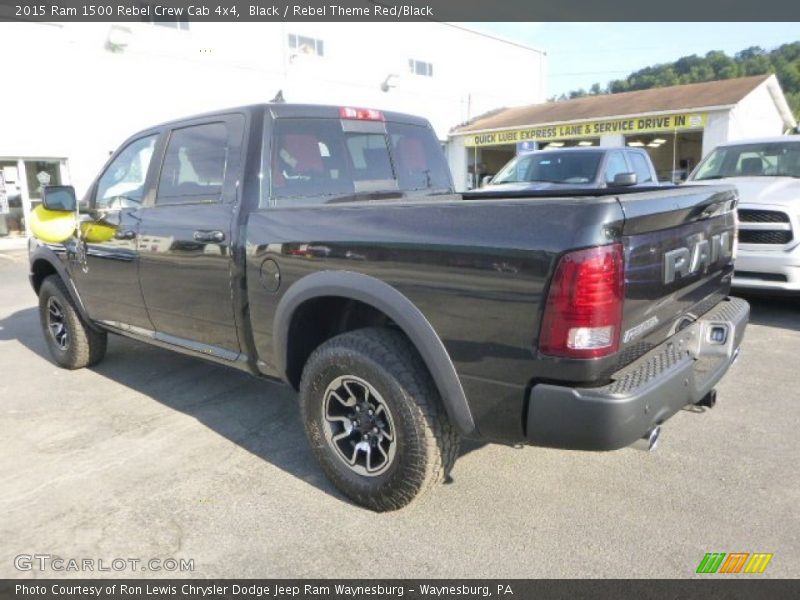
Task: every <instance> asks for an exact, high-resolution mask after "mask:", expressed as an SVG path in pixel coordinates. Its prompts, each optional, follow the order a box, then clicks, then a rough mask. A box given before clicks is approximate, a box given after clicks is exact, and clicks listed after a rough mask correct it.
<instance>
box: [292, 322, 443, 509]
mask: <svg viewBox="0 0 800 600" xmlns="http://www.w3.org/2000/svg"><path fill="white" fill-rule="evenodd" d="M343 376H345V377H346V376H354V377H357V378H360V379H362V380H364V381H366V382H368V383H369V384H370V385H371V386H372V387H374V389H375V390H377V391H378V392H379V394H380V396H381V398H382V401H383V403H384V404H385V405H387V407H388V409H389V411H390V413H391V416H392V419H393V422H394V425H393V427H394V430H395V433H396V435H395V442H394V443H396V444H397V447H396V449H395V450H394V452H395V453H394V457H393V460H392V461H391V463H390V464H389V466H388V467H387V470H386V471H385V472H383V473H381V474H379V475H372V476H367V475H363V474H359V473H357V472H355V471H354V470H353V469H352V468H351V467H350V466H349V465H348V464H346V463H345V462H344V461H343V459H342V458H341V457H340V455H339V454H337V451H336V448H334V447H333V446H334V445H333V444H332V443H330V442H329V441H328V439H326V435H325V433H324V430H323V427H324V420H325V417H324V416H323V404H324V402H325V396H326V390H327V389H328V386H329V385H331V384H332V382H334V381H336V379H337V378H339V377H343ZM300 409H301V413H302V418H303V424H304V426H305V430H306V435H307V436H308V440H309V443H310V444H311V447H312V449H313V451H314V454H315V455H316V457H317V459H318V460H319V462H320V465H321V466H322V469H323V470H324V471H325V474H326V475H327V476H328V478H329V479H330V480H331V481H332V482H333V484H334V485H335V486H336V487H337V488H338V489H339V490H340V491H341V492H342V493H343V494H344V495H345V496H347V497H348V498H350V499H351V500H353V501H354V502H356V503H357V504H360V505H362V506H365V507H367V508H370V509H372V510H375V511H379V512H381V511H390V510H397V509H400V508H403V507H404V506H406V505H408V504H410V503H411V502H413V501H414V500H416V499H418V498H420V497H421V496H422V495H424V494H425V493H426V492H429V491H430V489H431V488H432V487H433V486H434V485H435V484H437V483H439V482H441V481H442V480H443V479H444V478H445V477H446V476H447V474H448V473H449V471H450V469H451V468H452V466H453V463H454V462H455V459H456V455H457V453H458V447H459V436H458V434H457V432H456V430H455V429H454V428H453V426H452V424H451V423H450V420H449V419H448V417H447V414H446V412H445V409H444V406H443V404H442V401H441V398H440V396H439V392H438V390H437V389H436V385H435V384H434V382H433V380H432V378H431V376H430V373H429V372H428V370H427V368H426V366H425V364H424V363H423V362H422V359H421V358H420V356H419V354H418V353H417V351H416V350H415V349H414V347H413V346H412V345H411V344H410V343H409V341H408V339H407V338H406V337H405V336H404V335H403V334H402V333H400V332H398V331H395V330H392V329H389V328H378V327H376V328H367V329H359V330H356V331H352V332H348V333H344V334H341V335H338V336H336V337H334V338H331V339H330V340H328V341H327V342H325V343H324V344H322V345H320V346H319V347H318V348H317V349H316V350H315V351H314V352H313V353H312V354H311V357H310V358H309V359H308V362H307V363H306V365H305V368H304V369H303V375H302V379H301V382H300Z"/></svg>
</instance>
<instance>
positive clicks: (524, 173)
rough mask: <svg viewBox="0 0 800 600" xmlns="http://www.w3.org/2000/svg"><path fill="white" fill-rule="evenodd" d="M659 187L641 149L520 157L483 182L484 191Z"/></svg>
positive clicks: (568, 150) (555, 152)
mask: <svg viewBox="0 0 800 600" xmlns="http://www.w3.org/2000/svg"><path fill="white" fill-rule="evenodd" d="M629 185H632V186H654V185H658V176H657V175H656V170H655V167H654V166H653V163H652V162H651V161H650V156H649V155H648V154H647V152H645V151H644V150H642V149H640V148H597V147H594V148H580V147H576V148H559V149H555V150H550V149H548V150H538V151H535V152H527V153H525V154H519V155H517V156H515V157H514V158H512V159H511V160H510V161H509V162H508V163H506V165H505V166H504V167H503V168H502V169H500V171H498V173H497V175H495V176H494V177H492V178H491V179H489V180H488V181H487V182H485V185H484V186H483V187H482V188H481V189H485V190H496V189H503V190H509V191H510V190H559V189H560V190H565V189H603V188H607V187H619V186H629Z"/></svg>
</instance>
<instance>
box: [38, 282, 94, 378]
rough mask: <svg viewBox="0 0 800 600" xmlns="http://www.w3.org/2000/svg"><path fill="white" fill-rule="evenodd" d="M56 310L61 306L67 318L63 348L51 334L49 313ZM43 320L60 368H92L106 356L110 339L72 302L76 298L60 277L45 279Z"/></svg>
mask: <svg viewBox="0 0 800 600" xmlns="http://www.w3.org/2000/svg"><path fill="white" fill-rule="evenodd" d="M51 298H52V299H53V303H51ZM53 306H57V307H58V309H60V312H61V313H62V314H63V323H64V326H65V327H66V331H67V336H68V337H67V341H66V344H65V345H63V346H62V345H61V344H60V343H59V342H58V341H57V340H56V337H55V335H54V334H53V333H52V332H51V330H50V323H49V322H48V313H49V312H50V310H51V308H52V307H53ZM39 319H40V321H41V324H42V334H43V335H44V339H45V342H46V343H47V348H48V349H49V350H50V354H51V356H52V357H53V360H55V362H56V363H57V364H58V365H59V366H60V367H63V368H65V369H81V368H83V367H90V366H92V365H94V364H96V363H98V362H99V361H100V360H102V358H103V357H104V356H105V354H106V345H107V342H108V335H107V334H106V333H105V332H100V331H96V330H94V329H92V328H91V327H90V326H89V325H88V323H86V321H84V320H83V317H81V314H80V312H78V309H77V308H76V307H75V303H74V302H73V301H72V296H70V294H69V292H68V291H67V288H66V286H65V285H64V282H63V281H62V280H61V278H60V277H59V276H58V275H50V276H49V277H47V278H45V280H44V281H43V282H42V286H41V287H40V288H39Z"/></svg>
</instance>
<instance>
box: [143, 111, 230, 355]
mask: <svg viewBox="0 0 800 600" xmlns="http://www.w3.org/2000/svg"><path fill="white" fill-rule="evenodd" d="M243 133H244V117H243V116H242V115H229V116H222V117H220V116H216V117H211V118H209V119H206V120H197V121H191V122H188V123H184V124H181V125H180V126H176V127H175V128H173V129H171V131H169V139H168V140H167V143H166V147H165V150H164V155H163V161H162V164H161V170H160V173H159V176H158V182H157V185H156V189H155V194H154V195H153V198H152V202H151V204H150V205H149V206H147V207H145V208H144V209H143V210H142V212H141V221H140V223H139V242H138V248H139V257H140V265H139V279H140V282H141V287H142V294H143V295H144V300H145V305H146V306H147V311H148V313H149V315H150V319H151V321H152V322H153V325H154V327H155V330H156V332H157V336H158V337H159V338H161V339H162V340H164V341H167V342H170V343H173V344H177V345H181V346H185V347H189V348H192V349H194V350H199V351H202V352H207V353H209V354H212V355H215V356H217V357H220V358H226V359H229V360H233V359H235V358H236V357H237V356H238V354H239V348H240V347H239V339H238V336H237V332H236V321H235V316H234V310H233V302H232V291H231V274H232V268H233V264H232V256H231V245H230V239H231V227H232V224H233V218H234V215H235V210H236V206H237V202H236V200H237V189H238V179H239V169H240V162H241V148H242V138H243Z"/></svg>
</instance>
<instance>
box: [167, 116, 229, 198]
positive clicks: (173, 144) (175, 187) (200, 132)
mask: <svg viewBox="0 0 800 600" xmlns="http://www.w3.org/2000/svg"><path fill="white" fill-rule="evenodd" d="M228 152H229V147H228V128H227V127H226V126H225V124H224V123H209V124H207V125H195V126H192V127H184V128H182V129H176V130H175V131H173V132H172V135H171V136H170V139H169V144H168V145H167V152H166V154H165V156H164V165H163V166H162V167H161V176H160V177H159V180H158V194H157V196H156V204H178V203H198V202H219V201H220V199H221V196H222V184H223V182H224V181H225V171H226V169H227V165H228Z"/></svg>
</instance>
